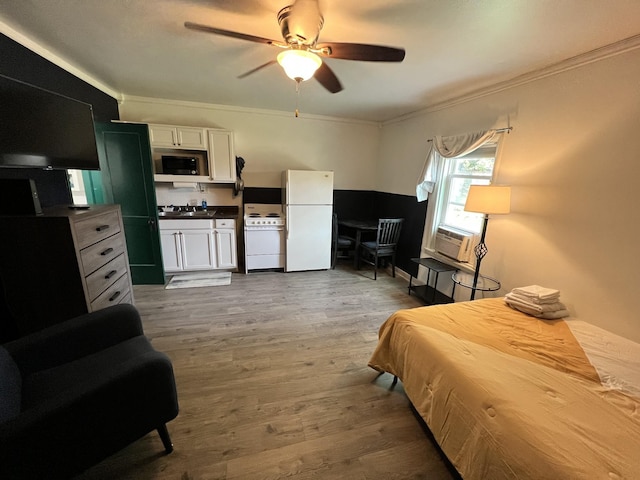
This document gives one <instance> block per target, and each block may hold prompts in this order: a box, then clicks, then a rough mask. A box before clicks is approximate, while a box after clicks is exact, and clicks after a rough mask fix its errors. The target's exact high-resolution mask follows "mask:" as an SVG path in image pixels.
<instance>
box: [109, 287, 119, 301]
mask: <svg viewBox="0 0 640 480" xmlns="http://www.w3.org/2000/svg"><path fill="white" fill-rule="evenodd" d="M119 296H120V290H118V291H117V292H116V293H114V294H113V295H111V297H110V298H109V301H110V302H113V301H114V300H115V299H116V298H118V297H119Z"/></svg>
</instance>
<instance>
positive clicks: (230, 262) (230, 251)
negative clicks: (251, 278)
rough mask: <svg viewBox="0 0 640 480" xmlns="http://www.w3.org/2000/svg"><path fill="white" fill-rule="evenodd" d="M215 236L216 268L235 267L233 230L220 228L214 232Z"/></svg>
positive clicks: (236, 262)
mask: <svg viewBox="0 0 640 480" xmlns="http://www.w3.org/2000/svg"><path fill="white" fill-rule="evenodd" d="M215 236H216V256H217V257H218V268H235V267H237V266H238V259H237V255H236V231H235V230H233V229H227V228H220V229H217V230H216V233H215Z"/></svg>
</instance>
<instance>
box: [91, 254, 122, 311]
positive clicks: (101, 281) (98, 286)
mask: <svg viewBox="0 0 640 480" xmlns="http://www.w3.org/2000/svg"><path fill="white" fill-rule="evenodd" d="M125 273H127V260H126V258H125V254H124V253H122V254H120V255H118V256H117V257H116V258H114V259H113V260H111V261H110V262H109V263H107V264H105V265H103V266H102V267H100V268H99V269H98V270H96V271H95V272H93V273H92V274H91V275H89V276H88V277H87V291H88V292H89V299H90V300H91V301H93V300H95V298H96V297H97V296H98V295H100V294H101V293H102V292H103V291H105V290H106V289H107V288H108V287H109V285H111V284H112V283H114V282H115V281H116V280H118V279H119V278H120V277H121V276H122V275H124V274H125Z"/></svg>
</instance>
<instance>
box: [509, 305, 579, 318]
mask: <svg viewBox="0 0 640 480" xmlns="http://www.w3.org/2000/svg"><path fill="white" fill-rule="evenodd" d="M506 303H507V305H509V306H510V307H511V308H513V309H514V310H518V311H519V312H522V313H526V314H527V315H530V316H532V317H536V318H542V319H544V320H555V319H558V318H564V317H568V316H569V310H567V309H565V308H563V309H560V310H556V311H553V312H544V313H539V312H536V311H535V310H531V309H528V308H527V307H523V306H521V305H519V304H517V303H513V302H506Z"/></svg>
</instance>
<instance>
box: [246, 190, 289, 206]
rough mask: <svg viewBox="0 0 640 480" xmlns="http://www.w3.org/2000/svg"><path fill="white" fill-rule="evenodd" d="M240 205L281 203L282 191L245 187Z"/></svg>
mask: <svg viewBox="0 0 640 480" xmlns="http://www.w3.org/2000/svg"><path fill="white" fill-rule="evenodd" d="M242 203H243V204H245V203H280V204H281V203H282V189H280V188H266V187H265V188H263V187H245V188H244V191H243V192H242Z"/></svg>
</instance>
